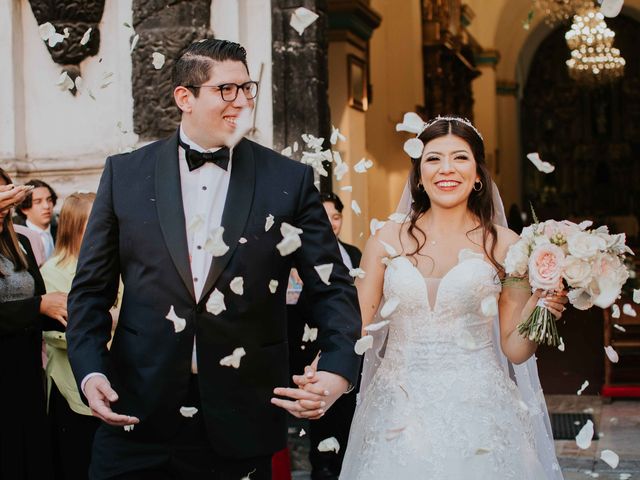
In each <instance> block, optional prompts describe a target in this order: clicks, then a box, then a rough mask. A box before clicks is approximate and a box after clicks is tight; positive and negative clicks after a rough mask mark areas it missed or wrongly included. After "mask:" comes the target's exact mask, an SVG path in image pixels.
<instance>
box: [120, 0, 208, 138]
mask: <svg viewBox="0 0 640 480" xmlns="http://www.w3.org/2000/svg"><path fill="white" fill-rule="evenodd" d="M210 9H211V1H210V0H189V1H187V0H172V1H171V0H170V1H166V0H134V1H133V28H134V30H135V33H136V34H138V35H139V36H140V37H139V41H138V43H137V46H136V47H135V49H134V50H133V53H132V63H133V72H132V89H133V125H134V131H135V132H136V133H137V134H138V135H140V138H141V139H143V140H152V139H156V138H160V137H164V136H166V135H168V134H170V133H171V132H173V131H174V130H175V129H176V127H177V126H178V124H179V123H180V113H179V110H178V108H177V107H176V105H175V102H174V101H173V94H172V86H171V68H172V66H173V61H174V59H175V58H176V57H177V55H178V54H179V53H180V51H181V50H182V49H184V48H185V47H186V46H188V45H189V44H191V43H193V42H194V41H196V40H200V39H202V38H206V37H210V36H211V35H212V33H211V31H210V30H209V22H210V16H211V12H210ZM132 37H133V33H132ZM154 52H159V53H162V54H163V55H164V56H165V64H164V66H163V67H162V68H161V69H159V70H156V69H155V68H154V66H153V64H152V54H153V53H154Z"/></svg>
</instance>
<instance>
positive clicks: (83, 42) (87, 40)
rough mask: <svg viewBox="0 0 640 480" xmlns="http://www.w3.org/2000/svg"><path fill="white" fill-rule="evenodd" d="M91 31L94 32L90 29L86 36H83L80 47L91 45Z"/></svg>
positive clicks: (85, 33)
mask: <svg viewBox="0 0 640 480" xmlns="http://www.w3.org/2000/svg"><path fill="white" fill-rule="evenodd" d="M91 30H93V28H91V27H89V28H88V29H87V31H86V32H84V35H82V38H81V39H80V45H86V44H87V43H89V40H90V39H91Z"/></svg>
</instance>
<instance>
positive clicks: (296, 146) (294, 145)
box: [293, 142, 300, 153]
mask: <svg viewBox="0 0 640 480" xmlns="http://www.w3.org/2000/svg"><path fill="white" fill-rule="evenodd" d="M299 148H300V147H299V145H298V142H293V152H294V153H295V152H297V151H298V149H299Z"/></svg>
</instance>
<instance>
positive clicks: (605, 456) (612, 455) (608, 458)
mask: <svg viewBox="0 0 640 480" xmlns="http://www.w3.org/2000/svg"><path fill="white" fill-rule="evenodd" d="M605 1H606V0H605ZM600 458H601V459H602V461H603V462H604V463H606V464H607V465H609V466H610V467H611V468H617V467H618V463H619V462H620V457H618V454H617V453H616V452H614V451H612V450H602V452H600Z"/></svg>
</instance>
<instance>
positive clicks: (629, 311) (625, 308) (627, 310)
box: [622, 303, 637, 317]
mask: <svg viewBox="0 0 640 480" xmlns="http://www.w3.org/2000/svg"><path fill="white" fill-rule="evenodd" d="M622 313H624V314H625V315H628V316H630V317H635V316H636V315H637V314H636V311H635V309H634V308H633V306H632V305H631V304H630V303H625V304H624V305H622Z"/></svg>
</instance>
